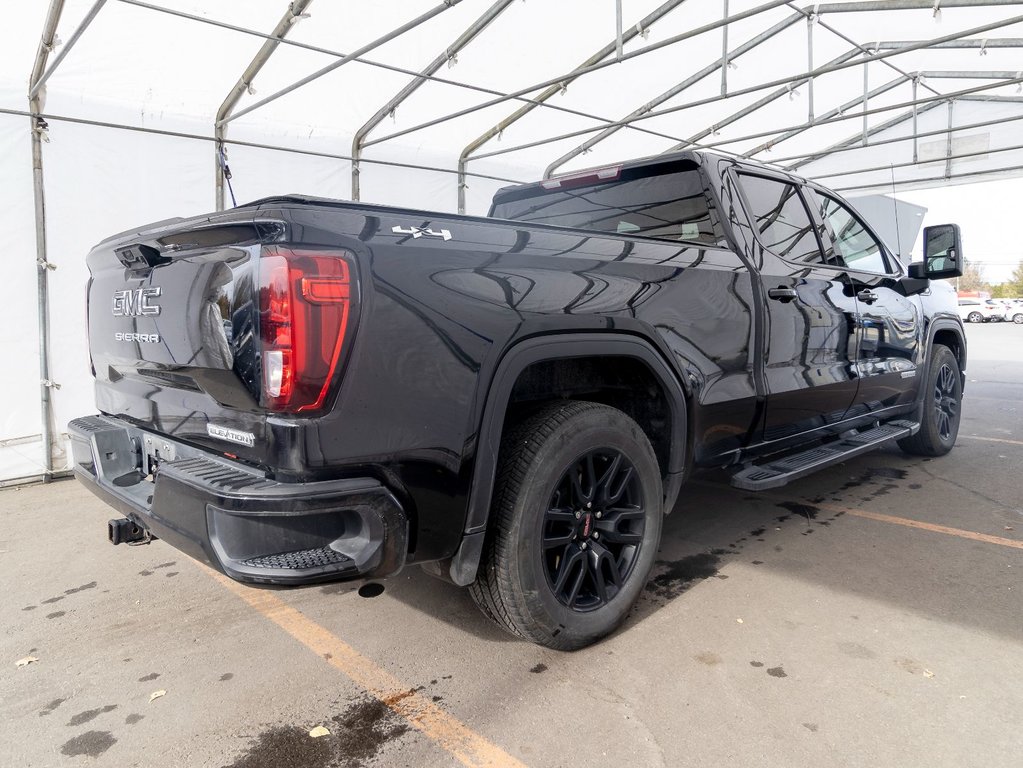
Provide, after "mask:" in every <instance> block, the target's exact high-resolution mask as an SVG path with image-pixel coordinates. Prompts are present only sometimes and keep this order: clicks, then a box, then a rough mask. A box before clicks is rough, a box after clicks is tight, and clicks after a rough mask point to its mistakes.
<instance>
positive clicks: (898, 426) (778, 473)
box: [732, 421, 920, 491]
mask: <svg viewBox="0 0 1023 768" xmlns="http://www.w3.org/2000/svg"><path fill="white" fill-rule="evenodd" d="M919 429H920V425H919V424H918V423H916V422H915V421H890V422H888V423H887V424H882V425H880V426H878V427H872V428H871V429H866V430H864V431H862V432H857V433H855V434H853V435H849V436H847V437H843V438H841V439H840V440H836V441H835V442H831V443H825V444H824V445H818V446H816V447H814V448H810V449H808V450H805V451H802V452H801V453H794V454H790V455H788V456H786V457H785V458H783V459H774V460H771V461H768V462H767V463H765V464H751V465H749V466H748V467H745V468H743V469H741V470H739V471H738V472H736V473H735V474H734V475H732V485H733V486H735V487H736V488H742V489H743V490H744V491H766V490H767V489H768V488H778V487H780V486H782V485H785V484H786V483H790V482H792V481H793V480H795V479H796V478H799V477H803V476H804V475H809V474H810V473H811V472H816V471H817V470H818V469H823V468H824V467H828V466H831V465H832V464H838V463H839V462H841V461H845V460H846V459H850V458H852V457H853V456H858V455H859V454H861V453H866V452H867V451H872V450H873V449H875V448H877V447H878V446H880V445H883V444H884V443H887V442H888V441H889V440H898V439H900V438H903V437H909V436H910V435H915V434H916V433H917V431H919Z"/></svg>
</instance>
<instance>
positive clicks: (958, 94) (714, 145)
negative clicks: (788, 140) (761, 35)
mask: <svg viewBox="0 0 1023 768" xmlns="http://www.w3.org/2000/svg"><path fill="white" fill-rule="evenodd" d="M1020 82H1023V77H1021V78H1016V79H1014V80H1011V81H1008V82H999V83H995V84H993V85H978V86H975V87H972V88H965V89H963V90H960V91H952V92H950V93H943V94H938V95H936V96H930V97H927V98H925V99H918V100H917V101H916V102H913V101H905V102H900V103H898V104H891V105H888V106H884V107H875V108H871V109H870V110H869V111H868V114H871V115H877V114H883V113H885V112H891V111H893V110H896V109H905V108H909V107H911V106H912V105H913V104H914V103H916V104H930V103H932V102H944V101H946V100H948V99H950V98H956V99H960V98H962V97H964V96H969V95H972V94H976V93H982V92H984V91H989V90H992V89H994V88H1002V87H1004V86H1007V85H1015V84H1017V83H1020ZM756 89H757V90H759V87H757V88H756ZM991 98H992V99H994V98H996V97H994V96H992V97H991ZM717 100H718V99H717V98H716V97H712V98H711V99H703V100H701V101H697V102H691V103H690V104H687V105H685V107H684V108H689V107H693V106H700V105H702V104H704V103H706V102H707V101H717ZM671 111H678V110H677V109H676V108H674V107H673V108H672V110H671ZM862 115H863V113H862V112H856V113H854V114H851V115H849V114H843V115H837V116H835V117H832V118H830V119H828V120H824V119H820V120H818V121H817V122H816V123H814V125H813V126H810V127H813V128H816V127H819V126H822V125H829V124H831V123H840V122H843V121H845V120H851V119H857V120H858V119H860V118H861V117H862ZM806 127H807V125H806V123H799V124H798V125H792V126H786V127H784V128H772V129H771V130H767V131H759V132H757V133H751V134H749V135H746V136H736V137H734V138H728V139H722V140H721V141H717V142H708V143H704V144H695V145H692V146H694V147H695V148H697V149H713V150H716V151H718V152H722V153H723V154H727V155H736V156H738V155H739V153H737V152H734V151H730V150H727V149H723V147H726V146H728V145H731V144H737V143H739V142H743V141H750V140H752V139H762V138H765V137H767V136H774V135H775V134H777V133H778V132H779V131H788V130H796V129H803V128H806ZM597 130H600V128H599V127H598V128H591V129H589V130H588V131H575V132H573V133H572V134H571V135H572V136H577V135H580V134H581V133H589V132H593V131H597ZM558 138H567V137H566V136H561V137H556V138H554V139H551V138H547V139H539V140H537V141H532V142H528V143H526V144H519V145H517V146H514V147H508V148H507V149H500V150H495V151H493V152H487V153H485V154H482V155H477V156H476V159H477V160H482V159H483V158H486V157H493V156H495V155H503V154H507V153H509V152H518V151H519V150H522V149H529V148H531V147H538V146H543V145H544V144H549V143H550V142H551V141H556V140H557V139H558ZM760 162H763V163H767V164H768V165H773V164H774V162H773V161H770V160H764V159H761V160H760Z"/></svg>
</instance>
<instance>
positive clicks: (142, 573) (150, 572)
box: [139, 570, 153, 576]
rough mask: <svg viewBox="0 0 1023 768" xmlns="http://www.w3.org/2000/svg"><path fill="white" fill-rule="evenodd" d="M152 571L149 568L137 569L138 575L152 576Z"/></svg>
mask: <svg viewBox="0 0 1023 768" xmlns="http://www.w3.org/2000/svg"><path fill="white" fill-rule="evenodd" d="M152 575H153V572H152V571H149V570H145V571H139V576H152Z"/></svg>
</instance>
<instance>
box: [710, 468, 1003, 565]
mask: <svg viewBox="0 0 1023 768" xmlns="http://www.w3.org/2000/svg"><path fill="white" fill-rule="evenodd" d="M693 484H694V485H702V486H705V487H707V488H722V487H727V488H729V490H732V488H731V486H721V485H719V484H718V483H708V482H706V481H702V480H697V481H694V482H693ZM754 493H756V494H757V495H758V496H762V497H763V498H765V499H770V500H771V501H792V498H791V497H787V496H777V495H775V494H773V493H764V492H763V491H754ZM802 502H804V503H806V504H807V505H808V506H814V507H816V508H817V509H823V510H825V511H827V512H841V513H843V514H845V515H850V516H852V517H862V518H864V519H866V520H876V521H877V522H880V523H891V524H892V525H901V526H904V527H906V528H916V529H918V530H921V531H931V532H933V533H943V534H945V535H946V536H957V537H958V538H960V539H969V540H971V541H982V542H984V543H985V544H997V545H998V546H1001V547H1011V548H1012V549H1023V541H1017V540H1016V539H1007V538H1005V537H1004V536H991V535H990V534H987V533H977V532H976V531H967V530H964V529H962V528H951V527H949V526H947V525H938V524H937V523H925V522H923V521H922V520H911V519H910V518H908V517H896V516H895V515H885V514H882V513H880V512H870V511H868V510H866V509H858V508H856V507H846V506H843V505H840V504H831V503H829V502H817V501H810V500H809V499H802Z"/></svg>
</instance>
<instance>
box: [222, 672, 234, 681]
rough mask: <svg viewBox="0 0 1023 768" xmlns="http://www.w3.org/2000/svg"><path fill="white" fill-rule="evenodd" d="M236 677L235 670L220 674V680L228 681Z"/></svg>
mask: <svg viewBox="0 0 1023 768" xmlns="http://www.w3.org/2000/svg"><path fill="white" fill-rule="evenodd" d="M233 677H234V672H225V673H224V674H222V675H221V676H220V682H222V683H226V682H227V681H228V680H230V679H231V678H233Z"/></svg>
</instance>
